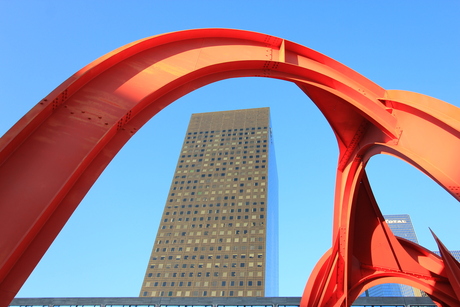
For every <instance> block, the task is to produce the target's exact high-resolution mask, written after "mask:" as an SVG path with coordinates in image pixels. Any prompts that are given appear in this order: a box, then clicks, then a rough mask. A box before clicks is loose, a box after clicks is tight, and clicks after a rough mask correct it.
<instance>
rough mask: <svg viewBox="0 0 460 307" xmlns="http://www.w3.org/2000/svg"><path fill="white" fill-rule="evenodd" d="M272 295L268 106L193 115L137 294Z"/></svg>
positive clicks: (274, 253)
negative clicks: (139, 290)
mask: <svg viewBox="0 0 460 307" xmlns="http://www.w3.org/2000/svg"><path fill="white" fill-rule="evenodd" d="M277 295H278V195H277V175H276V164H275V157H274V151H273V137H272V134H271V129H270V115H269V108H258V109H245V110H235V111H223V112H210V113H199V114H193V115H192V116H191V119H190V123H189V126H188V129H187V132H186V135H185V139H184V142H183V146H182V149H181V153H180V155H179V161H178V163H177V167H176V170H175V173H174V177H173V180H172V184H171V188H170V191H169V194H168V198H167V200H166V205H165V208H164V212H163V215H162V217H161V222H160V226H159V229H158V233H157V237H156V239H155V243H154V246H153V250H152V254H151V256H150V259H149V262H148V266H147V270H146V274H145V277H144V281H143V283H142V288H141V292H140V296H157V297H206V296H210V297H215V296H217V297H219V296H220V297H230V296H245V297H251V296H277Z"/></svg>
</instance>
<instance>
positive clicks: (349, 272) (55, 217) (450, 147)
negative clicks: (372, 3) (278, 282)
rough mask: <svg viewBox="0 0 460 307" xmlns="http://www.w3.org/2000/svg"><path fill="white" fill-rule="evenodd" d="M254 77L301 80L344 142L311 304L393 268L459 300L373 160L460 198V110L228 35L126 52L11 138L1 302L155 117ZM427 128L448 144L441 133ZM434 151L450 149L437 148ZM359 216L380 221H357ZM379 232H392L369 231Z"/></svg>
mask: <svg viewBox="0 0 460 307" xmlns="http://www.w3.org/2000/svg"><path fill="white" fill-rule="evenodd" d="M243 76H257V77H269V78H277V79H282V80H287V81H291V82H294V83H295V84H297V85H298V86H299V87H300V88H301V89H302V90H303V91H304V92H305V93H306V94H307V95H308V96H309V97H310V98H311V99H312V100H313V102H314V103H315V104H316V105H317V106H318V108H319V109H320V110H321V112H322V113H323V114H324V115H325V117H326V118H327V120H328V121H329V123H330V125H331V127H332V128H333V130H334V132H335V134H336V136H337V141H338V145H339V149H340V156H339V162H338V170H337V185H336V197H335V205H334V206H335V209H334V210H335V211H334V212H335V216H334V230H333V242H334V244H333V247H332V249H331V251H330V252H329V253H328V254H327V255H325V257H323V258H322V260H321V261H320V262H319V264H318V266H317V269H315V271H314V272H313V274H312V276H311V278H310V280H309V283H308V284H307V287H306V292H305V294H304V297H303V300H302V304H303V306H326V305H331V306H332V305H334V306H343V305H350V304H351V302H352V301H353V300H354V298H355V297H356V296H357V295H358V294H359V291H361V290H362V289H364V288H365V287H367V285H368V284H370V283H373V284H374V283H375V278H378V274H376V272H378V267H379V266H381V265H383V267H387V268H390V269H392V270H394V271H395V273H394V275H395V276H396V275H397V276H398V278H404V276H406V277H407V278H406V279H407V281H408V283H410V284H414V285H416V286H417V285H419V284H417V282H416V281H414V280H413V278H411V277H409V274H410V273H409V272H414V270H415V271H416V272H419V273H420V274H421V276H424V277H426V278H428V279H430V278H431V279H430V280H431V281H430V283H424V285H423V286H424V287H425V284H428V286H426V287H425V288H426V289H427V290H429V291H427V293H429V294H430V295H431V296H432V297H433V298H434V299H436V300H437V301H440V302H444V303H446V304H450V306H458V301H459V297H455V295H452V293H455V291H454V290H453V289H454V288H455V287H458V282H457V284H456V281H455V279H453V278H452V277H449V276H450V275H449V274H447V273H446V272H454V271H455V270H454V269H453V268H452V267H453V265H450V266H444V264H443V262H442V260H441V259H439V258H433V259H434V260H432V262H430V263H431V264H430V265H428V267H425V266H426V265H425V263H417V262H415V263H414V261H413V258H412V257H411V256H410V255H412V254H414V253H424V251H423V252H422V248H421V247H413V246H411V247H407V246H405V245H401V244H400V243H399V241H397V240H396V238H395V237H393V235H392V234H391V232H390V231H389V230H388V228H387V227H386V225H385V224H384V223H383V218H382V216H381V214H380V212H379V210H378V206H377V204H376V203H375V200H374V199H373V196H372V191H371V190H370V187H369V186H368V184H367V179H366V175H365V172H364V168H365V163H366V161H367V159H369V157H370V156H371V155H373V154H376V153H381V152H384V151H385V150H382V151H380V152H379V150H380V149H381V148H385V149H386V148H389V149H390V151H391V152H392V153H393V154H395V155H396V156H399V157H401V158H402V159H404V160H406V161H407V162H408V163H411V164H413V165H414V166H416V167H418V168H419V169H421V170H422V171H424V172H425V173H427V174H428V175H429V176H431V177H432V178H433V179H434V180H436V181H437V182H438V183H439V184H440V185H441V186H443V187H444V188H445V189H446V190H447V191H448V192H449V193H451V194H452V195H453V196H454V197H455V198H456V199H459V200H460V172H459V171H458V166H457V163H454V162H456V161H454V158H455V155H456V154H457V153H458V152H459V149H460V137H459V136H460V111H459V109H457V108H455V107H453V106H451V105H448V104H446V103H444V102H442V101H438V100H436V99H434V98H431V97H427V96H422V95H420V94H416V93H410V92H403V91H386V90H384V89H383V88H381V87H379V86H378V85H376V84H375V83H373V82H371V81H370V80H368V79H366V78H364V77H363V76H361V75H359V74H358V73H356V72H355V71H353V70H351V69H350V68H348V67H346V66H344V65H342V64H340V63H339V62H337V61H334V60H333V59H331V58H328V57H326V56H324V55H322V54H320V53H318V52H316V51H313V50H311V49H308V48H306V47H303V46H301V45H298V44H295V43H293V42H290V41H286V40H283V39H281V38H277V37H273V36H269V35H265V34H260V33H254V32H248V31H241V30H228V29H201V30H188V31H182V32H175V33H169V34H164V35H159V36H155V37H151V38H147V39H144V40H140V41H137V42H134V43H132V44H129V45H127V46H124V47H122V48H119V49H117V50H115V51H113V52H111V53H109V54H107V55H106V56H104V57H102V58H100V59H98V60H96V61H94V62H93V63H91V64H89V65H88V66H86V67H85V68H83V69H82V70H80V71H78V72H77V73H76V74H75V75H73V76H72V77H70V78H69V79H68V80H67V81H65V82H64V83H63V84H61V85H60V86H59V87H58V88H56V89H55V90H54V91H53V92H52V93H51V94H49V95H48V96H47V97H46V98H45V99H43V100H42V101H40V102H39V103H38V104H37V105H36V106H35V107H34V108H33V109H32V110H31V111H30V112H29V113H27V114H26V115H25V116H24V118H22V119H21V120H20V121H19V122H18V123H17V124H16V125H15V126H13V127H12V128H11V130H10V131H8V132H7V134H5V136H4V137H3V138H2V139H1V140H0V199H2V205H1V207H0V233H2V238H1V239H0V251H1V252H0V297H1V298H0V306H3V305H6V304H8V303H9V301H10V300H11V299H12V298H13V297H14V295H15V294H16V293H17V291H18V290H19V288H20V287H21V285H22V283H23V282H24V281H25V280H26V278H27V277H28V275H29V274H30V272H31V271H32V269H33V268H34V267H35V265H36V264H37V263H38V261H39V259H40V258H41V256H42V255H43V254H44V252H45V251H46V249H47V248H48V246H49V245H50V244H51V242H52V240H53V239H54V238H55V236H56V235H57V233H58V232H59V231H60V229H61V228H62V227H63V225H64V224H65V222H66V221H67V219H68V218H69V217H70V215H71V214H72V212H73V211H74V209H75V208H76V206H78V204H79V202H80V200H81V199H82V198H83V196H84V195H85V194H86V192H87V191H88V190H89V188H90V187H91V185H92V184H93V183H94V182H95V180H96V179H97V177H98V176H99V175H100V173H101V172H102V171H103V170H104V168H105V166H106V165H107V164H108V163H110V161H111V159H112V158H113V157H114V156H115V155H116V153H117V152H118V151H119V150H120V148H121V147H122V146H123V145H124V144H125V143H126V142H127V141H128V140H129V139H130V137H131V136H132V135H134V134H135V133H136V131H138V130H139V129H140V128H141V127H142V125H143V124H144V123H145V122H147V121H148V120H149V119H150V118H151V117H152V116H154V115H155V114H156V113H158V112H159V111H160V110H161V109H163V108H164V107H165V106H167V105H168V104H169V103H171V102H173V101H174V100H175V99H177V98H179V97H181V96H183V95H185V94H187V93H189V92H191V91H193V90H194V89H196V88H199V87H201V86H204V85H206V84H209V83H212V82H214V81H217V80H222V79H225V78H233V77H243ZM419 129H423V131H424V136H426V135H427V134H428V135H435V136H436V138H429V141H428V140H427V139H426V138H425V137H421V134H420V132H419V131H418V130H419ZM433 146H439V148H442V150H438V151H433V150H430V148H433ZM24 188H26V189H27V191H28V193H23V192H22V191H23V190H24ZM358 215H363V216H366V217H367V219H369V217H372V218H371V219H369V220H370V221H368V222H366V223H357V222H353V223H351V221H354V220H355V219H354V217H356V216H358ZM369 231H372V232H374V233H375V232H378V233H381V236H374V237H372V238H369V237H366V238H361V237H362V234H363V233H368V232H369ZM375 240H379V242H381V243H382V244H383V245H386V246H388V250H389V251H392V253H391V257H386V259H387V260H385V259H380V258H381V257H380V258H379V260H378V261H377V260H376V259H377V258H378V257H377V258H376V254H375V253H376V252H377V251H376V250H374V249H373V248H371V243H373V242H375ZM378 252H379V253H381V254H385V253H386V252H387V251H386V250H385V251H383V252H382V251H381V250H379V251H378ZM408 255H409V256H408ZM387 256H388V255H387ZM440 266H441V267H442V268H443V271H442V272H441V273H439V272H438V271H437V269H438V268H439V267H440ZM369 268H373V269H372V270H371V269H369ZM435 271H436V272H435ZM438 273H439V274H438ZM423 274H425V275H423ZM433 274H436V278H434V277H432V276H434V275H433ZM455 274H458V273H454V276H457V280H458V275H455ZM451 275H452V274H451ZM363 276H364V277H366V278H363ZM430 276H431V277H430ZM374 277H375V278H374ZM382 282H383V281H382ZM441 284H442V285H443V286H442V287H441V286H440V285H441ZM446 284H447V285H446ZM434 289H436V291H434ZM453 291H454V292H453ZM455 304H457V305H455Z"/></svg>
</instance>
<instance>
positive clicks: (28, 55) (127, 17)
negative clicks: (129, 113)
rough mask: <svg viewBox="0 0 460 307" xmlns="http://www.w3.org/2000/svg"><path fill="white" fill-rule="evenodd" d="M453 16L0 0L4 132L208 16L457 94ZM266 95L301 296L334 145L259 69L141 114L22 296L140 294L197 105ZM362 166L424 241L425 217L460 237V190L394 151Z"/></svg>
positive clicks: (459, 65)
mask: <svg viewBox="0 0 460 307" xmlns="http://www.w3.org/2000/svg"><path fill="white" fill-rule="evenodd" d="M459 15H460V2H459V1H456V0H453V1H448V0H442V1H437V2H436V3H435V2H434V1H424V0H419V1H412V0H407V1H392V0H390V1H327V0H325V1H284V2H281V1H270V0H265V1H251V0H246V1H87V0H83V1H44V0H43V1H8V0H0V43H1V45H2V48H1V49H0V55H1V56H0V67H1V69H0V99H1V101H0V135H3V133H5V132H6V131H7V130H8V129H9V128H10V127H11V126H12V125H13V124H14V123H15V122H16V121H17V120H18V119H19V118H20V117H21V116H23V115H24V114H25V113H26V112H27V111H28V110H29V109H30V108H32V106H34V105H35V104H36V103H37V102H38V101H39V100H40V99H41V98H43V97H44V96H46V95H47V94H48V93H49V92H51V91H52V90H53V89H54V88H55V87H57V86H58V85H59V84H60V83H61V82H63V81H64V80H65V79H67V78H68V77H70V76H71V75H72V74H73V73H75V72H76V71H77V70H79V69H80V68H82V67H83V66H85V65H86V64H88V63H90V62H91V61H93V60H95V59H97V58H98V57H100V56H102V55H104V54H105V53H108V52H110V51H111V50H113V49H115V48H118V47H120V46H123V45H125V44H128V43H130V42H132V41H135V40H138V39H141V38H145V37H148V36H152V35H157V34H161V33H166V32H172V31H179V30H186V29H194V28H210V27H222V28H235V29H243V30H251V31H257V32H262V33H266V34H270V35H274V36H279V37H282V38H284V39H287V40H291V41H294V42H296V43H299V44H302V45H304V46H307V47H310V48H312V49H315V50H317V51H319V52H321V53H324V54H326V55H328V56H330V57H332V58H334V59H336V60H338V61H340V62H342V63H343V64H345V65H347V66H349V67H351V68H352V69H354V70H356V71H358V72H359V73H361V74H363V75H364V76H366V77H368V78H369V79H371V80H372V81H374V82H376V83H377V84H379V85H380V86H382V87H384V88H386V89H401V90H409V91H414V92H419V93H422V94H425V95H429V96H433V97H435V98H438V99H441V100H444V101H446V102H449V103H451V104H453V105H456V106H458V107H460V93H459V88H460V78H459V71H460V56H459V55H460V39H459V37H460V35H459V34H460V19H459V18H458V16H459ZM266 106H269V107H270V108H271V113H272V121H273V131H274V135H275V146H276V155H277V162H278V175H279V182H280V187H279V189H280V295H281V296H300V295H301V294H302V291H303V288H304V286H305V283H306V280H307V278H308V276H309V274H310V271H311V270H312V268H313V266H314V265H315V263H316V262H317V260H318V259H319V258H320V257H321V255H322V254H323V253H324V252H325V251H326V250H327V249H328V248H329V247H330V246H331V225H332V201H333V191H334V178H335V165H336V160H337V145H336V141H335V139H334V136H333V133H332V131H331V129H330V127H329V126H328V125H327V123H326V121H325V120H324V118H323V117H322V115H321V114H320V112H319V111H318V110H317V109H316V107H315V106H314V105H313V103H311V101H310V100H309V99H308V97H306V96H305V95H304V94H303V93H302V92H301V91H300V90H299V89H298V88H296V86H295V85H293V84H290V83H287V82H284V81H279V80H271V79H261V78H244V79H233V80H226V81H221V82H217V83H214V84H211V85H209V86H206V87H204V88H201V89H198V90H196V91H195V92H193V93H191V94H189V95H187V96H185V97H183V98H181V99H179V100H178V101H176V102H175V103H173V104H172V105H171V106H169V107H168V108H166V109H165V110H163V111H162V112H161V113H160V114H159V115H158V116H156V117H155V118H154V119H152V120H151V121H150V122H149V123H148V124H146V125H145V126H144V127H143V128H142V129H141V130H140V131H139V132H138V133H137V134H136V135H135V136H134V137H133V139H132V140H131V141H130V142H129V143H128V144H127V145H126V146H125V147H124V148H123V149H122V150H121V151H120V153H119V154H118V156H117V157H116V158H115V159H114V160H113V162H112V163H111V164H110V165H109V166H108V167H107V169H106V171H105V172H104V173H103V174H102V175H101V177H100V179H99V180H98V181H97V182H96V184H95V185H94V187H93V188H92V190H91V191H90V192H89V193H88V195H87V196H86V197H85V199H84V200H83V202H82V203H81V205H80V206H79V208H78V209H77V210H76V211H75V213H74V215H73V216H72V218H71V219H70V220H69V222H68V223H67V225H66V226H65V228H64V229H63V230H62V232H61V234H60V235H59V236H58V238H57V239H56V240H55V242H54V244H53V245H52V246H51V247H50V249H49V251H48V253H47V254H46V255H45V256H44V257H43V259H42V261H41V262H40V264H39V265H38V266H37V268H36V269H35V271H34V272H33V273H32V275H31V276H30V278H29V280H28V281H27V282H26V283H25V285H24V286H23V288H22V289H21V291H20V293H19V295H18V296H20V297H53V296H56V297H58V296H61V297H62V296H137V295H138V294H139V290H140V286H141V282H142V278H143V274H144V271H145V268H146V265H147V261H148V257H149V254H150V251H151V248H152V245H153V240H154V237H155V234H156V230H157V227H158V222H159V219H160V214H161V212H162V208H163V205H164V201H165V199H166V196H167V192H168V188H169V184H170V181H171V178H172V174H173V170H174V167H175V164H176V162H177V158H178V155H179V150H180V146H181V143H182V139H183V136H184V133H185V130H186V127H187V124H188V120H189V118H190V115H191V113H199V112H208V111H219V110H230V109H239V108H253V107H266ZM173 120H174V122H173ZM165 131H167V132H166V133H165ZM159 144H161V149H159ZM293 144H294V145H293ZM299 165H300V167H299ZM367 170H368V173H369V177H370V180H371V184H372V186H373V188H374V192H375V195H376V198H377V201H378V202H379V204H380V207H381V210H382V211H383V213H384V214H398V213H408V214H410V215H411V217H412V221H413V223H414V225H415V228H416V232H417V235H418V239H419V241H420V243H421V244H422V245H424V246H426V247H427V248H429V249H434V248H435V243H434V240H433V239H432V238H431V236H430V234H429V231H428V227H431V228H432V229H433V230H434V231H435V232H436V233H437V235H438V236H439V237H440V238H441V240H443V242H444V243H445V244H446V246H447V247H448V248H450V249H460V240H459V239H458V226H457V225H458V217H459V216H460V206H459V204H458V202H457V201H456V200H455V199H454V198H453V197H451V196H450V195H449V194H447V192H445V191H444V190H443V189H441V188H440V187H438V186H437V185H436V184H435V183H434V182H432V181H431V180H429V179H428V178H427V177H426V176H425V175H423V174H421V173H420V172H419V171H417V170H416V169H414V168H412V167H411V166H409V165H407V164H405V163H403V162H401V161H399V160H397V159H395V158H391V157H388V156H378V157H374V158H372V159H371V161H370V163H369V165H368V167H367ZM298 191H301V193H299V192H298ZM443 212H444V213H443Z"/></svg>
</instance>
